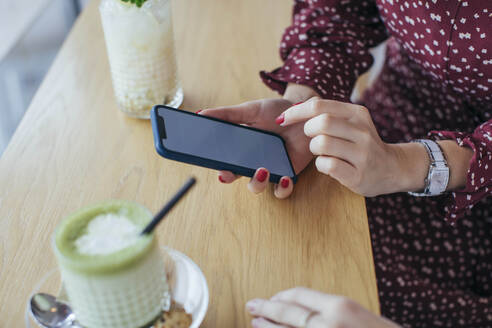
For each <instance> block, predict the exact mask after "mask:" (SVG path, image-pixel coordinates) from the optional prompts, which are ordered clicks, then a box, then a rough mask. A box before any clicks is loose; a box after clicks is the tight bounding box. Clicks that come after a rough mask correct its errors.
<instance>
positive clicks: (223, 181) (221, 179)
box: [219, 175, 226, 183]
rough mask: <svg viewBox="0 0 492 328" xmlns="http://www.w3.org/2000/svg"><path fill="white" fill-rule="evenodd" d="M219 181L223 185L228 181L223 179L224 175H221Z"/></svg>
mask: <svg viewBox="0 0 492 328" xmlns="http://www.w3.org/2000/svg"><path fill="white" fill-rule="evenodd" d="M219 181H220V182H222V183H226V181H225V180H224V178H223V177H222V175H219Z"/></svg>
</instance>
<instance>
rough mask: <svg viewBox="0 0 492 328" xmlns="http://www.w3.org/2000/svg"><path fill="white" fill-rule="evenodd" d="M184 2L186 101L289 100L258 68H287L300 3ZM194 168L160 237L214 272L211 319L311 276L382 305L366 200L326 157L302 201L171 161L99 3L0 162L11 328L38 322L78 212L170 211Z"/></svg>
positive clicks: (191, 104) (220, 322)
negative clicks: (119, 102)
mask: <svg viewBox="0 0 492 328" xmlns="http://www.w3.org/2000/svg"><path fill="white" fill-rule="evenodd" d="M173 5H174V8H173V11H174V25H175V34H176V45H177V56H178V63H179V71H180V75H181V80H182V84H183V87H184V92H185V101H184V104H183V106H182V107H183V108H184V109H189V110H194V111H195V110H197V109H200V108H205V107H212V106H219V105H228V104H235V103H239V102H243V101H246V100H250V99H254V98H261V97H276V96H277V95H276V94H274V93H273V92H271V91H269V90H268V89H267V88H266V87H265V86H263V85H262V83H261V82H260V80H259V78H258V71H259V70H260V69H272V68H274V67H276V66H278V65H279V64H280V60H279V57H278V49H277V47H278V43H279V40H280V37H281V34H282V31H283V29H284V28H285V27H286V26H287V25H288V24H289V21H290V13H291V5H292V3H291V2H290V1H285V0H270V1H262V0H249V1H240V0H229V1H226V0H180V1H174V2H173ZM190 175H194V176H196V177H197V179H198V183H197V186H196V187H195V188H194V189H193V192H191V193H190V194H189V195H187V196H186V198H185V199H184V200H183V201H182V202H181V203H180V204H179V206H178V207H177V208H175V209H174V210H173V211H172V212H171V214H170V215H169V217H168V218H167V220H166V221H165V223H163V224H162V225H161V226H159V227H158V229H157V234H158V238H159V242H160V244H163V245H169V246H170V247H173V248H175V249H177V250H179V251H181V252H183V253H185V254H187V255H188V256H190V257H191V258H192V259H193V260H194V261H195V262H196V263H197V264H198V265H199V266H200V267H201V269H202V270H203V272H204V274H205V276H206V278H207V281H208V284H209V288H210V306H209V311H208V313H207V316H206V318H205V321H204V323H203V325H202V327H247V326H249V320H250V317H249V316H248V315H247V314H246V312H245V310H244V304H245V302H246V301H247V300H248V299H250V298H253V297H269V296H271V295H272V294H274V293H276V292H278V291H280V290H282V289H286V288H291V287H294V286H298V285H302V286H307V287H312V288H316V289H320V290H322V291H325V292H330V293H336V294H342V295H346V296H349V297H351V298H353V299H355V300H356V301H358V302H360V303H361V304H363V305H364V306H365V307H367V308H369V309H370V310H372V311H374V312H378V308H379V304H378V298H377V289H376V280H375V275H374V266H373V262H372V261H373V259H372V253H371V244H370V238H369V230H368V223H367V217H366V212H365V204H364V199H363V198H362V197H360V196H358V195H355V194H353V193H352V192H350V191H349V190H347V189H345V188H344V187H342V186H341V185H339V184H338V183H336V182H335V181H334V180H332V179H330V178H329V177H326V176H323V175H321V174H319V173H317V172H316V170H314V169H313V167H310V168H309V169H308V170H307V171H306V172H305V173H304V174H302V175H301V177H300V180H299V182H298V184H297V186H296V191H295V192H294V194H293V196H292V197H290V198H289V199H288V200H277V199H275V198H274V196H273V195H272V193H271V192H267V193H264V194H262V195H253V194H251V193H249V192H248V191H247V189H246V183H247V179H246V178H243V179H241V180H240V181H239V182H237V183H235V184H233V185H221V184H220V183H219V182H218V181H217V174H216V172H214V171H211V170H207V169H204V168H199V167H193V166H189V165H184V164H179V163H176V162H171V161H168V160H165V159H163V158H161V157H159V156H158V155H157V154H156V152H155V150H154V145H153V141H152V131H151V127H150V123H149V121H146V120H136V119H132V118H128V117H127V116H125V115H124V114H123V113H120V112H119V111H118V109H117V107H116V104H115V101H114V98H113V91H112V86H111V81H110V75H109V68H108V62H107V56H106V49H105V45H104V40H103V34H102V30H101V25H100V20H99V14H98V11H97V1H93V2H92V3H91V4H90V5H89V7H88V8H87V9H86V10H85V12H84V13H83V14H82V16H81V17H80V18H79V19H78V21H77V23H76V24H75V26H74V28H73V30H72V32H71V34H70V36H69V37H68V39H67V41H66V42H65V44H64V46H63V48H62V49H61V51H60V53H59V55H58V57H57V59H56V60H55V63H54V64H53V67H52V68H51V69H50V72H49V73H48V75H47V77H46V79H45V81H44V82H43V84H42V86H41V87H40V89H39V91H38V93H37V95H36V96H35V97H34V99H33V102H32V104H31V106H30V108H29V109H28V111H27V114H26V115H25V117H24V119H23V121H22V123H21V124H20V126H19V127H18V129H17V131H16V133H15V135H14V137H13V139H12V141H11V143H10V144H9V146H8V148H7V149H6V151H5V153H4V155H3V157H2V158H1V159H0V327H21V326H23V325H24V324H23V320H24V310H25V305H26V302H27V299H28V297H29V294H30V293H31V291H32V289H33V287H34V286H35V284H36V283H37V282H38V281H39V279H40V277H42V276H43V275H44V274H45V273H46V272H48V271H49V270H50V269H52V268H54V267H55V266H56V262H55V258H54V256H53V254H52V252H51V236H52V233H53V230H54V229H55V227H56V225H57V224H58V222H60V220H62V219H63V217H64V216H66V215H68V214H69V213H70V212H72V211H74V210H76V209H78V208H80V207H82V206H85V205H89V204H92V203H95V202H99V201H102V200H106V199H113V198H121V199H128V200H135V201H137V202H140V203H141V204H143V205H145V206H147V207H148V208H149V209H150V210H152V211H156V210H158V209H159V208H160V207H161V206H162V204H163V203H164V202H165V201H166V200H167V199H168V198H170V196H171V195H172V194H173V193H174V192H175V191H176V190H177V189H178V188H179V187H180V185H181V184H182V183H183V182H184V181H185V180H186V179H187V177H189V176H190ZM270 191H271V190H270ZM56 288H57V286H50V289H51V290H49V291H51V292H55V291H56Z"/></svg>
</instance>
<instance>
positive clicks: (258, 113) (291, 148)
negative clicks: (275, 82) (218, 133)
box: [200, 99, 313, 198]
mask: <svg viewBox="0 0 492 328" xmlns="http://www.w3.org/2000/svg"><path fill="white" fill-rule="evenodd" d="M292 105H293V104H292V102H290V101H288V100H285V99H261V100H255V101H249V102H246V103H243V104H240V105H237V106H230V107H220V108H213V109H205V110H203V111H201V112H200V115H206V116H210V117H215V118H219V119H222V120H226V121H229V122H232V123H236V124H245V125H248V126H252V127H255V128H258V129H262V130H268V131H272V132H275V133H278V134H280V135H281V136H282V137H283V138H284V140H285V143H286V147H287V152H288V153H289V156H290V159H291V161H292V165H293V167H294V170H295V172H296V174H297V173H299V172H301V171H302V170H303V169H304V168H305V167H306V166H307V165H308V164H309V162H310V161H311V160H312V159H313V155H312V154H311V152H310V151H309V138H308V137H306V135H305V134H304V124H303V123H298V124H291V125H290V126H289V127H288V128H286V127H281V126H279V125H278V124H277V123H276V122H275V118H276V117H277V116H279V115H280V114H281V113H282V112H283V111H285V110H286V109H287V108H289V107H291V106H292ZM269 175H270V173H269V172H268V170H266V169H265V168H258V170H256V173H255V175H254V177H253V178H252V179H251V181H250V182H249V184H248V188H249V189H250V190H251V191H252V192H254V193H259V192H262V191H263V190H265V188H266V187H267V185H268V180H269ZM237 178H238V176H236V175H234V174H233V173H231V172H228V171H220V172H219V180H220V181H221V182H223V183H231V182H233V181H234V180H236V179H237ZM293 187H294V186H293V182H292V180H291V179H290V178H289V177H282V178H281V180H280V183H279V184H278V185H276V186H275V191H274V193H275V196H276V197H278V198H286V197H288V196H289V195H290V194H291V193H292V190H293Z"/></svg>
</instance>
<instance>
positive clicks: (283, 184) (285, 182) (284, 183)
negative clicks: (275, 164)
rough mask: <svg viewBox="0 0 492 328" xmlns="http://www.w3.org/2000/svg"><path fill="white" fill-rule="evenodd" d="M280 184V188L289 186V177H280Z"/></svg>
mask: <svg viewBox="0 0 492 328" xmlns="http://www.w3.org/2000/svg"><path fill="white" fill-rule="evenodd" d="M280 186H281V187H282V188H287V187H288V186H289V179H287V178H282V179H280Z"/></svg>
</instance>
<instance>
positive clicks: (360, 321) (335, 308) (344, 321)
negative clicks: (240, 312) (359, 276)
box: [246, 287, 399, 328]
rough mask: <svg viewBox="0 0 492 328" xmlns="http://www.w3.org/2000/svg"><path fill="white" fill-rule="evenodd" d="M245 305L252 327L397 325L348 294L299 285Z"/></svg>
mask: <svg viewBox="0 0 492 328" xmlns="http://www.w3.org/2000/svg"><path fill="white" fill-rule="evenodd" d="M246 309H247V310H248V312H249V313H250V314H251V315H253V316H255V317H256V318H255V319H253V321H252V322H251V323H252V326H253V327H254V328H287V327H295V328H297V327H302V328H330V327H347V328H358V327H365V328H397V327H399V326H398V325H397V324H395V323H393V322H391V321H389V320H388V319H385V318H383V317H380V316H377V315H374V314H373V313H371V312H369V311H367V310H366V309H364V308H363V307H362V306H361V305H359V304H357V303H356V302H354V301H352V300H350V299H348V298H345V297H342V296H335V295H330V294H324V293H321V292H318V291H315V290H311V289H307V288H302V287H297V288H294V289H289V290H286V291H283V292H280V293H278V294H277V295H275V296H273V297H272V298H271V299H270V300H264V299H254V300H251V301H249V302H248V303H247V304H246Z"/></svg>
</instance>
